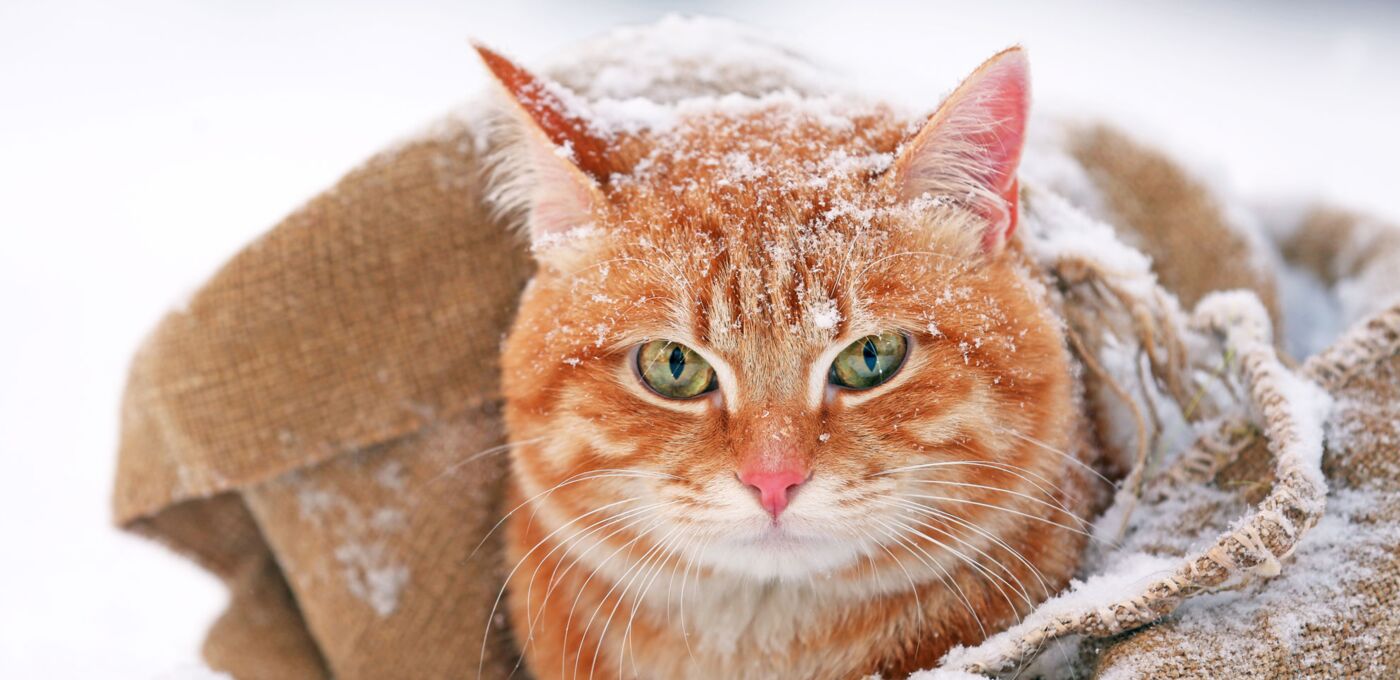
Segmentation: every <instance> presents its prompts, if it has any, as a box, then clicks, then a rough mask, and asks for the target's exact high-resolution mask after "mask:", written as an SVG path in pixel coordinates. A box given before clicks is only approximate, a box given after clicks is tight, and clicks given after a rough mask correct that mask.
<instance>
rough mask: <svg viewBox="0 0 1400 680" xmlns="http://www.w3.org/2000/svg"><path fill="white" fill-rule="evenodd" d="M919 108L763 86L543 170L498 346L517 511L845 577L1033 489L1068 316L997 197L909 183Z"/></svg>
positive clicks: (1049, 442) (920, 547) (596, 534)
mask: <svg viewBox="0 0 1400 680" xmlns="http://www.w3.org/2000/svg"><path fill="white" fill-rule="evenodd" d="M503 80H505V81H506V82H507V85H508V86H510V83H509V79H508V78H503ZM956 96H957V95H955V97H956ZM522 101H526V102H528V101H530V99H529V98H528V97H522ZM536 101H538V98H537V99H536ZM945 107H946V105H945ZM524 108H525V110H526V111H527V112H529V113H531V114H532V116H533V117H534V119H535V120H536V121H540V118H541V115H540V114H539V113H538V112H536V111H532V110H531V107H530V106H528V105H527V106H525V107H524ZM540 126H541V128H542V129H543V131H544V132H545V133H546V135H547V136H548V137H550V138H556V135H555V134H554V130H553V129H551V127H550V123H549V122H548V121H547V120H546V121H541V122H540ZM917 131H918V127H917V126H913V127H911V126H910V125H908V124H907V122H906V121H903V120H899V119H898V118H897V117H896V116H895V115H894V114H892V113H891V112H889V111H887V110H884V109H881V108H878V107H866V108H865V109H863V110H861V111H857V112H851V111H842V110H840V109H839V107H838V108H836V109H832V108H830V107H827V106H826V105H817V104H813V103H811V102H807V103H803V102H797V101H792V100H788V99H787V98H783V97H777V98H773V99H772V100H770V101H759V102H749V103H748V104H746V105H744V106H729V107H721V108H719V109H717V110H709V111H694V112H690V113H682V114H679V115H678V117H677V118H676V119H675V120H673V121H670V122H669V123H668V124H667V126H666V127H665V128H664V129H661V130H650V131H641V132H637V131H631V132H628V133H626V134H622V133H617V134H612V135H594V136H592V137H591V138H590V139H588V140H583V143H581V144H579V145H577V146H574V145H572V144H571V145H570V148H571V151H573V156H572V159H571V162H570V161H569V160H565V161H562V162H568V165H569V167H564V168H558V167H556V168H552V169H549V168H536V169H535V170H534V171H533V173H532V174H531V175H530V177H531V181H533V182H536V183H540V184H543V185H548V184H550V183H551V182H553V183H554V184H555V186H554V187H553V190H552V193H546V194H544V195H540V194H533V195H531V196H530V197H529V198H528V199H527V200H529V201H531V203H530V208H531V209H532V211H533V212H532V217H531V219H532V224H533V228H534V236H535V240H536V250H537V252H538V253H539V254H540V255H541V261H542V266H541V269H540V272H539V273H538V275H537V276H536V277H535V279H534V280H533V281H532V282H531V284H530V286H529V288H528V289H527V291H526V293H525V295H524V298H523V300H522V303H521V306H520V310H519V316H518V318H517V321H516V324H515V326H514V329H513V330H512V332H511V334H510V337H509V338H507V340H506V341H505V344H504V359H503V363H504V376H503V377H504V386H505V394H506V398H507V422H508V426H509V430H510V437H511V441H512V442H513V444H514V445H515V446H514V449H513V451H512V456H513V470H514V474H515V475H516V480H517V483H518V484H519V487H520V492H521V493H522V500H525V499H528V505H529V507H530V511H529V512H530V516H531V518H532V519H531V520H530V521H535V519H534V518H536V517H538V518H540V520H542V521H546V522H548V523H549V524H550V525H552V528H557V529H558V530H559V534H558V536H557V537H558V538H562V539H564V540H566V541H573V542H574V546H575V547H576V548H577V549H580V550H583V549H588V548H589V547H590V546H592V547H594V548H596V549H598V550H601V551H602V552H601V553H600V554H601V555H606V554H607V553H611V552H613V551H614V549H622V547H624V546H629V550H630V552H629V553H628V554H632V555H634V557H640V556H641V555H643V554H645V553H647V552H648V551H649V550H650V551H653V552H652V554H653V555H666V556H676V557H677V559H678V560H685V561H686V562H693V563H694V564H698V565H701V566H706V567H710V568H713V569H716V570H720V571H724V572H729V573H733V574H739V575H745V576H752V577H755V578H774V577H782V578H808V577H811V576H813V575H816V574H828V575H833V576H837V577H842V576H848V577H851V578H855V574H856V573H857V572H859V570H861V569H864V568H866V565H867V564H868V565H869V568H870V569H872V570H875V571H878V570H879V569H881V568H882V567H888V566H889V564H890V563H895V564H897V566H899V567H900V568H901V569H905V570H908V569H909V568H915V569H919V570H921V571H929V572H931V573H935V572H934V570H938V569H942V568H946V567H947V566H951V563H952V562H953V561H955V560H956V556H955V554H954V553H956V552H957V551H959V549H961V550H962V551H963V552H970V551H971V550H975V549H978V546H987V545H990V544H991V543H992V542H994V541H995V540H996V539H995V537H996V536H997V535H998V534H1000V533H1001V531H1002V528H1003V527H1008V526H1011V525H1012V524H1016V519H1017V517H1018V516H1020V514H1025V513H1034V514H1036V515H1038V516H1039V515H1045V514H1047V512H1046V511H1045V510H1044V509H1043V508H1040V507H1038V505H1037V503H1039V504H1046V503H1051V502H1053V501H1054V498H1053V493H1051V492H1049V491H1047V490H1048V489H1051V488H1053V486H1054V483H1055V480H1057V479H1058V478H1059V477H1060V475H1061V473H1060V470H1061V469H1062V468H1063V467H1064V465H1065V462H1066V461H1064V460H1063V459H1062V458H1061V457H1060V456H1059V455H1058V454H1055V453H1051V452H1048V451H1047V450H1046V449H1047V448H1049V449H1054V448H1063V447H1064V441H1065V438H1066V436H1067V435H1066V432H1067V422H1068V415H1067V413H1068V403H1069V394H1068V385H1069V375H1068V373H1069V368H1068V361H1067V358H1066V355H1065V352H1064V349H1063V343H1062V341H1061V337H1060V333H1059V330H1058V328H1057V327H1056V325H1055V324H1054V322H1053V321H1052V320H1051V318H1050V316H1049V315H1048V313H1047V312H1046V310H1044V309H1043V305H1044V291H1042V290H1039V288H1038V286H1037V285H1036V284H1033V283H1029V279H1028V278H1027V276H1025V275H1024V274H1022V273H1020V272H1019V271H1018V266H1019V265H1018V262H1019V260H1018V255H1017V253H1016V252H1015V249H1014V248H1008V247H1006V245H1005V243H1004V241H1005V238H1006V235H1007V232H1008V231H1009V229H1010V228H1011V227H1012V226H1014V222H1008V221H1007V219H1006V214H1005V212H1004V211H1003V212H1001V213H998V212H997V211H996V210H988V209H985V207H986V205H985V204H982V203H978V202H977V200H973V199H980V198H982V194H977V192H976V190H975V189H969V188H968V187H966V186H960V190H961V189H967V191H968V194H967V195H960V196H952V197H950V196H948V195H941V194H940V193H938V192H934V191H929V190H928V187H924V190H923V191H917V192H915V191H912V190H911V186H910V185H911V183H914V182H917V181H921V180H920V177H921V176H926V175H928V171H927V170H926V169H924V168H922V167H920V166H919V163H921V162H926V160H927V159H922V158H910V157H909V154H911V153H917V152H919V151H920V149H919V148H918V147H919V145H920V144H921V143H927V142H921V141H920V138H921V137H922V133H921V135H920V136H917V137H915V138H914V139H913V141H910V139H909V137H910V135H911V133H912V132H917ZM528 134H533V133H528ZM533 141H535V142H538V141H539V140H538V139H536V140H533ZM556 141H557V140H556ZM569 141H573V140H572V138H570V139H569ZM935 141H937V140H935ZM529 142H530V140H527V143H529ZM1018 144H1019V141H1018ZM911 147H912V149H911ZM522 153H527V154H528V153H530V152H529V150H528V149H525V150H524V151H522ZM1018 153H1019V146H1018V147H1017V154H1018ZM537 156H538V158H537V159H536V162H541V163H553V162H555V161H554V160H553V159H560V158H561V157H560V156H558V155H554V154H552V153H551V154H549V155H548V156H546V155H545V154H542V153H540V154H537ZM550 156H552V159H551V158H550ZM562 162H561V164H562ZM1014 162H1015V161H1014V157H1013V158H1012V160H1011V161H1010V165H1011V167H1013V168H1014ZM602 167H606V168H607V170H606V172H603V171H601V170H600V168H602ZM549 173H558V174H557V175H556V176H554V177H550V176H549ZM919 173H923V175H920V174H919ZM589 175H592V177H589ZM925 179H926V177H925ZM969 181H984V178H974V180H969ZM985 189H987V191H985V192H983V193H985V194H986V195H990V196H993V197H996V196H999V195H1000V194H999V193H998V192H1005V191H1006V190H1007V187H1006V186H989V187H985ZM534 190H538V187H536V188H535V189H534ZM1010 191H1012V192H1014V183H1013V186H1012V187H1011V188H1010ZM974 194H976V195H974ZM963 199H969V200H963ZM1012 209H1013V210H1014V206H1013V207H1012ZM571 213H572V215H571ZM998 508H1000V509H998ZM1018 513H1019V514H1018ZM1060 519H1061V520H1062V519H1063V517H1061V518H1060ZM1017 526H1019V525H1017ZM629 541H630V542H632V543H629ZM599 545H602V546H606V548H601V547H598V546H599ZM895 551H899V552H901V553H905V555H904V557H903V559H900V558H897V557H896V556H895V554H894V553H895ZM915 551H917V552H915ZM913 557H917V558H918V561H917V562H915V561H914V560H913V559H912V558H913ZM910 564H913V565H915V566H913V567H910ZM919 565H922V567H920V566H919ZM891 585H897V584H894V583H891Z"/></svg>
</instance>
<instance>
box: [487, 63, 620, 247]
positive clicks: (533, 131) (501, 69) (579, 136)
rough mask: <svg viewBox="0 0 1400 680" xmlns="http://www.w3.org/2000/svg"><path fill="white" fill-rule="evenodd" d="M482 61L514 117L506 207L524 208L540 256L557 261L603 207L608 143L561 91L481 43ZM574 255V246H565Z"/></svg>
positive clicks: (585, 114)
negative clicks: (566, 243) (602, 183)
mask: <svg viewBox="0 0 1400 680" xmlns="http://www.w3.org/2000/svg"><path fill="white" fill-rule="evenodd" d="M475 47H476V51H477V53H478V54H480V55H481V60H482V61H483V62H485V64H486V67H487V68H488V69H490V71H491V74H492V75H494V76H495V77H496V81H497V82H498V83H500V85H501V87H502V89H503V90H504V93H505V95H506V98H507V99H509V100H510V102H511V103H512V108H513V110H514V113H515V114H516V115H515V116H514V118H515V119H516V120H515V121H513V124H514V126H515V127H514V129H513V130H512V131H513V132H515V133H517V137H518V138H517V142H518V143H517V144H516V145H515V147H514V148H512V149H511V151H510V153H512V154H513V155H512V158H511V160H510V162H511V163H512V164H518V165H516V166H515V167H512V168H510V171H511V174H512V175H513V177H511V178H510V179H509V180H508V181H506V182H505V184H504V186H503V188H501V189H498V190H500V191H502V192H503V193H504V194H506V195H505V196H504V197H503V202H505V203H507V204H511V203H515V204H518V205H522V206H523V207H525V208H526V209H527V213H528V215H527V218H526V225H527V227H528V230H529V236H530V242H531V246H532V248H533V249H534V251H535V254H536V257H539V258H542V259H544V260H546V261H548V260H553V259H556V258H555V257H554V256H553V255H554V251H557V250H560V249H561V248H558V246H561V245H563V242H564V241H568V240H570V237H572V236H579V235H585V234H587V233H589V230H590V229H591V228H592V226H593V223H594V220H595V217H596V215H597V211H598V209H599V208H600V207H601V206H602V205H603V194H602V191H601V190H600V189H599V184H598V182H599V179H600V178H603V177H606V176H607V174H608V172H609V168H608V164H607V157H606V155H605V152H606V150H607V143H606V140H604V139H603V138H602V136H600V135H599V134H598V133H597V132H596V131H595V127H594V126H593V125H592V124H591V123H590V120H589V117H588V115H587V112H586V111H584V110H583V109H582V105H581V104H579V103H577V102H575V101H572V99H571V98H570V97H569V95H570V93H569V92H568V91H567V90H565V89H564V88H563V87H562V86H561V85H558V84H555V83H552V82H550V81H548V80H545V79H543V78H540V77H538V76H536V75H535V74H533V73H530V72H529V71H526V70H525V69H523V68H521V67H520V66H518V65H516V64H515V63H514V62H512V61H510V60H509V59H506V58H505V57H503V56H501V55H500V54H499V53H497V52H495V51H493V50H491V49H489V48H487V47H483V46H481V45H475ZM562 249H563V250H569V248H562Z"/></svg>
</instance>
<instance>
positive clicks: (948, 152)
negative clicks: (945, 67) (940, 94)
mask: <svg viewBox="0 0 1400 680" xmlns="http://www.w3.org/2000/svg"><path fill="white" fill-rule="evenodd" d="M1029 105H1030V68H1029V64H1028V62H1027V60H1026V53H1025V51H1024V50H1022V49H1021V48H1020V47H1012V48H1010V49H1008V50H1005V51H1003V52H1001V53H999V54H997V55H996V56H994V57H992V58H991V59H988V60H987V61H985V62H983V63H982V65H981V66H980V67H978V68H977V70H976V71H974V72H973V73H972V75H970V76H968V77H967V79H966V80H964V81H963V82H962V84H961V85H959V86H958V89H957V90H955V91H953V94H951V95H949V96H948V98H947V99H946V100H944V101H943V104H942V105H941V106H939V107H938V111H936V112H935V113H934V114H933V117H932V118H930V119H929V120H928V122H927V123H925V124H924V126H923V128H922V129H921V130H919V132H918V134H916V135H915V136H914V138H913V139H912V140H910V141H909V143H908V144H907V145H906V146H905V148H904V149H903V151H902V152H901V154H900V157H899V159H898V160H896V161H895V165H894V181H895V184H896V186H895V190H896V191H897V192H898V194H899V197H900V198H901V199H904V200H911V199H915V198H918V197H920V196H924V195H929V196H932V197H947V198H951V199H952V200H956V201H965V202H967V204H968V205H969V206H970V207H971V208H972V209H973V210H974V211H975V212H977V213H979V214H980V215H982V216H983V217H985V218H986V220H987V223H988V224H987V230H986V231H985V232H984V233H983V234H982V246H983V249H984V250H986V251H987V252H998V251H1000V250H1001V248H1002V246H1004V245H1005V244H1006V241H1007V239H1008V238H1010V237H1011V233H1012V232H1013V231H1014V230H1015V229H1016V220H1017V213H1018V209H1017V184H1016V168H1017V166H1018V165H1019V164H1020V162H1021V149H1022V147H1023V146H1024V145H1025V140H1026V117H1027V114H1028V110H1029Z"/></svg>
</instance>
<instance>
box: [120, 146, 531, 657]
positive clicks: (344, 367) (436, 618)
mask: <svg viewBox="0 0 1400 680" xmlns="http://www.w3.org/2000/svg"><path fill="white" fill-rule="evenodd" d="M472 133H473V130H470V129H468V127H467V125H466V124H465V123H462V122H459V121H448V122H445V123H443V124H441V125H439V126H437V128H436V129H434V130H433V131H432V132H431V133H430V134H427V135H424V136H421V137H420V138H418V139H416V140H415V141H412V142H409V143H405V144H402V145H399V146H397V147H395V148H393V149H391V150H389V151H387V152H385V153H383V154H380V155H379V156H377V157H375V158H373V159H371V160H370V161H368V162H367V163H366V164H365V165H364V166H363V167H361V168H360V169H358V170H356V171H354V172H352V173H350V174H349V175H348V176H346V177H345V178H344V179H343V180H342V181H341V182H339V183H338V184H337V185H336V186H335V187H334V188H332V189H330V190H329V191H327V192H325V193H324V194H322V195H321V196H319V197H317V198H315V199H314V200H312V201H311V202H309V203H308V204H307V205H306V207H304V208H302V209H301V210H299V211H297V212H296V213H295V214H294V215H292V216H290V217H289V218H287V219H286V220H285V221H284V222H283V223H282V224H280V225H278V226H277V227H276V228H275V229H273V230H272V231H270V232H269V233H268V234H266V235H265V236H263V237H262V238H260V239H259V240H257V241H256V242H255V243H253V244H252V245H250V246H249V247H248V248H246V249H245V250H244V251H243V252H241V253H239V254H238V255H237V256H236V257H234V258H233V259H232V260H231V261H230V262H229V263H228V264H227V265H225V266H224V267H223V268H222V269H221V270H220V271H219V272H218V273H217V274H216V275H215V276H214V277H213V278H212V279H211V280H210V281H209V282H208V283H207V284H206V285H204V286H203V287H202V288H201V289H200V290H199V292H198V293H197V294H196V295H195V296H194V297H193V298H192V299H191V300H190V301H189V302H188V304H187V305H185V306H184V307H183V308H182V309H179V310H176V311H174V312H172V313H171V314H170V315H168V316H167V317H166V318H165V319H164V320H163V321H162V323H161V324H160V326H159V327H158V328H157V329H156V330H155V332H154V333H153V334H152V335H151V336H150V337H149V339H148V340H147V341H146V342H145V343H144V345H143V346H142V347H141V349H140V350H139V352H138V353H137V355H136V357H135V359H134V361H133V364H132V368H131V372H130V377H129V383H128V386H127V392H126V396H125V399H124V404H123V409H122V432H121V441H120V455H119V462H118V471H117V480H116V492H115V497H114V509H115V515H116V519H117V521H118V522H119V523H120V524H121V525H122V526H124V527H126V528H129V529H132V530H135V531H138V532H140V533H143V534H146V535H149V536H152V537H155V538H157V539H159V540H161V541H163V542H165V543H167V544H169V545H171V546H173V547H174V548H175V549H177V550H179V551H181V552H183V553H185V554H187V555H189V556H191V557H192V558H194V559H195V560H197V561H199V562H200V563H201V564H202V565H204V566H205V567H207V568H208V569H210V570H211V571H213V572H214V573H215V574H217V575H218V576H220V577H221V578H223V579H224V580H225V581H226V582H227V583H228V585H229V587H230V590H231V592H232V593H233V598H232V602H231V606H230V608H229V610H228V611H227V612H226V613H225V614H224V616H223V617H222V618H221V619H220V620H219V622H218V623H217V624H216V625H215V626H214V628H213V629H212V630H211V633H210V636H209V638H208V641H207V643H206V647H205V655H206V658H207V659H208V660H209V661H210V663H211V664H212V665H213V666H214V667H215V668H217V669H222V670H228V671H231V672H233V674H234V675H235V676H236V677H239V678H280V677H313V676H315V675H317V674H324V673H325V672H326V671H329V672H332V673H334V675H335V676H336V677H340V678H385V677H447V676H464V675H466V674H468V673H471V674H475V673H476V671H477V668H478V661H479V658H478V650H479V649H480V648H481V641H482V638H483V632H484V630H483V628H484V626H485V625H487V622H486V609H485V608H483V606H482V603H483V602H486V601H489V600H490V598H493V597H494V596H495V594H496V591H497V585H496V583H497V582H498V580H499V577H498V575H496V574H492V573H487V571H486V570H487V565H488V563H487V562H481V561H475V562H472V561H468V560H467V556H468V555H469V554H470V553H471V552H472V550H473V549H474V548H475V547H476V544H477V543H478V542H479V540H480V538H481V537H482V536H483V535H485V534H486V532H487V530H488V529H489V527H490V526H491V524H493V523H494V522H495V519H496V510H495V507H494V505H495V502H496V499H497V493H496V492H497V489H498V488H499V487H500V483H499V478H500V475H501V472H502V470H503V465H504V457H503V456H499V455H495V456H485V457H482V458H480V459H478V460H472V461H470V462H464V461H466V460H467V459H468V458H469V457H470V456H471V454H473V453H475V452H478V451H481V450H484V449H488V448H489V447H492V446H494V445H496V444H499V443H500V442H501V441H502V433H501V430H500V426H499V421H498V418H497V416H496V408H497V406H498V402H499V395H498V390H497V382H498V372H499V367H498V364H497V356H498V347H499V343H500V341H501V337H502V335H503V334H504V332H505V330H506V327H507V325H508V323H509V320H510V318H511V315H512V311H513V308H514V304H515V300H516V298H517V296H518V293H519V290H520V289H521V287H522V286H523V284H524V282H525V280H526V278H527V277H528V275H529V272H530V270H531V266H532V265H531V264H530V261H529V258H528V255H527V254H526V252H525V249H524V247H523V245H522V243H521V242H520V241H519V239H518V238H517V237H516V236H515V235H514V234H513V233H512V232H511V231H510V230H509V229H507V228H505V227H503V226H502V225H500V224H498V223H497V222H496V221H495V220H493V219H492V218H491V217H490V215H489V214H488V212H487V211H486V209H485V208H484V206H483V205H482V201H481V195H480V191H481V187H482V186H483V182H482V172H483V169H482V163H481V159H480V158H479V157H478V153H477V150H476V146H475V141H474V138H473V136H472ZM454 466H455V467H454ZM409 527H411V528H412V531H409V530H408V528H409ZM486 554H490V551H489V550H487V551H486ZM497 639H498V640H499V639H500V638H499V637H498V638H497ZM488 653H489V654H490V655H491V656H490V657H489V658H488V659H487V669H488V671H489V670H491V669H493V668H497V669H499V668H505V667H508V666H502V665H501V664H503V663H505V659H504V657H503V656H502V655H501V654H500V649H499V648H498V647H497V646H496V645H495V644H492V645H491V646H490V647H488ZM493 664H494V665H493ZM491 675H492V674H491V673H489V672H488V674H487V677H491Z"/></svg>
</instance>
